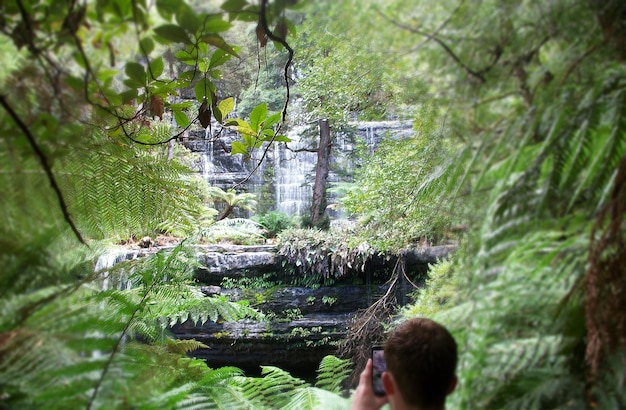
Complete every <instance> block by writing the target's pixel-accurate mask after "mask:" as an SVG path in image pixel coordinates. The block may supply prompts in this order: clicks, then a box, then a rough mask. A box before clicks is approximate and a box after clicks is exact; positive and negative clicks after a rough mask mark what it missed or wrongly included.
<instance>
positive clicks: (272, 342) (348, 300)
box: [171, 246, 455, 375]
mask: <svg viewBox="0 0 626 410" xmlns="http://www.w3.org/2000/svg"><path fill="white" fill-rule="evenodd" d="M454 250H455V248H454V247H452V246H437V247H428V248H414V249H410V250H407V252H406V254H405V255H406V256H405V262H406V266H407V270H408V271H410V272H413V273H414V274H418V275H419V274H422V273H423V274H425V273H426V272H427V269H428V264H432V263H436V262H437V260H438V259H443V258H447V257H448V256H449V255H450V254H451V253H452V252H454ZM275 251H276V250H275V248H274V247H272V246H257V247H246V246H239V247H204V248H202V249H201V251H200V252H199V253H198V255H199V258H200V260H201V262H202V263H203V264H204V265H205V267H204V268H201V269H200V270H199V271H198V272H197V279H198V281H200V282H202V283H204V284H205V285H201V286H200V289H201V290H202V292H203V293H204V294H205V295H207V297H209V296H213V295H225V296H228V297H229V299H230V300H233V301H238V300H249V301H250V302H251V303H252V304H253V305H254V306H255V308H257V309H259V310H260V311H262V312H264V313H265V314H266V315H267V317H268V320H267V321H261V322H256V321H251V320H242V321H238V322H234V323H233V322H230V323H211V322H207V323H205V324H203V325H194V324H193V323H191V322H186V323H183V324H179V325H176V326H175V327H173V328H172V329H171V330H172V332H173V333H174V335H175V336H176V337H178V338H189V339H196V340H198V341H201V342H203V343H204V344H206V345H207V346H209V347H210V348H209V349H200V350H197V351H195V352H193V355H194V356H195V357H198V358H202V359H205V360H206V361H207V363H208V365H209V366H211V367H220V366H226V365H231V366H237V367H240V368H242V369H244V370H246V372H248V373H250V372H251V373H254V372H258V371H259V366H261V365H273V366H278V367H281V368H283V369H285V370H288V371H290V372H291V373H292V374H294V375H299V374H302V375H307V374H308V375H311V374H314V371H315V370H316V369H317V366H319V363H320V361H321V360H322V358H323V357H324V356H326V355H328V354H334V353H335V352H336V348H337V344H338V343H339V342H340V341H341V340H342V339H343V338H344V337H345V335H346V332H347V329H348V326H349V322H350V320H351V319H352V317H353V316H354V314H355V313H356V312H358V311H360V310H362V309H365V308H367V307H368V306H370V305H371V303H373V302H374V301H375V300H376V299H377V298H378V297H379V296H380V295H382V294H383V293H385V291H386V289H387V288H386V286H385V285H376V284H373V285H372V284H361V285H339V284H337V285H334V286H327V287H319V288H315V289H314V288H306V287H290V286H280V287H275V288H270V289H243V290H242V289H224V288H222V287H220V286H219V284H220V283H221V281H222V279H223V278H224V277H231V278H238V277H244V276H245V277H251V276H254V275H255V274H262V273H264V272H280V271H281V270H282V269H283V268H282V266H281V263H280V262H279V260H278V259H279V258H278V257H277V256H276V254H275ZM385 263H387V264H390V263H391V264H395V260H392V261H385V259H384V258H375V259H374V260H372V262H371V266H369V268H368V270H370V271H372V270H373V271H380V270H383V269H384V268H385V266H384V265H385ZM383 281H384V279H383ZM363 282H364V283H365V281H363Z"/></svg>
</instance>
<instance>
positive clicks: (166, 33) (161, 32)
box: [154, 24, 192, 44]
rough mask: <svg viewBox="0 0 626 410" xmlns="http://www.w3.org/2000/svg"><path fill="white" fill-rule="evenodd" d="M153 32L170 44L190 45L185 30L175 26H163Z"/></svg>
mask: <svg viewBox="0 0 626 410" xmlns="http://www.w3.org/2000/svg"><path fill="white" fill-rule="evenodd" d="M154 32H155V33H156V34H157V35H158V36H159V37H161V38H163V39H165V40H167V41H169V42H172V43H184V44H192V42H191V40H189V36H188V35H187V32H186V31H185V29H183V28H182V27H181V26H177V25H176V24H163V25H162V26H159V27H157V28H155V29H154Z"/></svg>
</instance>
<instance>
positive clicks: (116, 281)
mask: <svg viewBox="0 0 626 410" xmlns="http://www.w3.org/2000/svg"><path fill="white" fill-rule="evenodd" d="M138 255H139V252H137V251H132V250H128V249H112V250H109V251H107V252H105V253H103V254H102V255H100V256H99V257H98V260H97V261H96V266H95V271H96V272H100V273H101V275H100V278H99V279H98V280H99V283H100V288H101V289H102V290H108V289H121V290H123V289H130V288H131V286H132V284H131V282H130V280H129V276H130V272H128V271H127V270H126V269H116V271H115V275H113V274H112V272H111V268H112V267H113V266H114V265H116V264H118V263H120V262H123V261H127V260H132V259H135V258H137V256H138Z"/></svg>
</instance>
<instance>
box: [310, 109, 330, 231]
mask: <svg viewBox="0 0 626 410" xmlns="http://www.w3.org/2000/svg"><path fill="white" fill-rule="evenodd" d="M331 145H332V144H331V139H330V126H329V125H328V120H326V119H323V120H320V144H319V147H318V148H317V165H316V167H315V185H313V201H312V204H311V225H312V226H318V227H319V226H321V225H323V222H324V219H325V216H326V180H327V179H328V165H329V162H330V147H331Z"/></svg>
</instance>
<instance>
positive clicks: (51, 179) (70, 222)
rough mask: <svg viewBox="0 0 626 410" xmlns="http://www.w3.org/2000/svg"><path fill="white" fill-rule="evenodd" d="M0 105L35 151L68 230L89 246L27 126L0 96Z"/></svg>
mask: <svg viewBox="0 0 626 410" xmlns="http://www.w3.org/2000/svg"><path fill="white" fill-rule="evenodd" d="M0 105H2V107H3V108H4V109H5V110H6V112H7V113H8V114H9V116H10V117H11V118H12V119H13V121H15V123H16V124H17V126H18V127H19V128H20V129H21V130H22V133H24V136H25V137H26V139H27V140H28V142H29V144H30V146H31V147H32V149H33V151H35V155H36V156H37V158H38V159H39V162H41V165H42V167H43V169H44V171H45V173H46V176H47V177H48V181H49V182H50V185H51V186H52V189H53V190H54V193H55V194H56V197H57V199H58V201H59V206H60V208H61V211H62V212H63V217H64V218H65V221H66V222H67V224H68V225H69V226H70V228H72V231H73V232H74V235H76V237H77V238H78V240H79V241H80V242H81V243H82V244H83V245H86V246H89V245H87V242H85V240H84V239H83V237H82V235H81V234H80V232H79V231H78V228H76V225H75V224H74V221H73V220H72V217H71V216H70V213H69V211H68V209H67V205H66V203H65V199H64V198H63V193H62V192H61V188H59V185H58V184H57V181H56V179H55V178H54V174H53V173H52V168H51V167H50V164H49V163H48V159H47V158H46V156H45V154H44V153H43V151H42V150H41V148H39V145H37V142H36V141H35V137H34V136H33V134H32V133H31V132H30V129H28V126H26V124H24V122H23V121H22V119H21V118H20V117H19V115H17V113H16V112H15V111H14V110H13V107H11V105H10V104H9V102H8V101H7V100H6V98H5V96H4V95H0Z"/></svg>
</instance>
